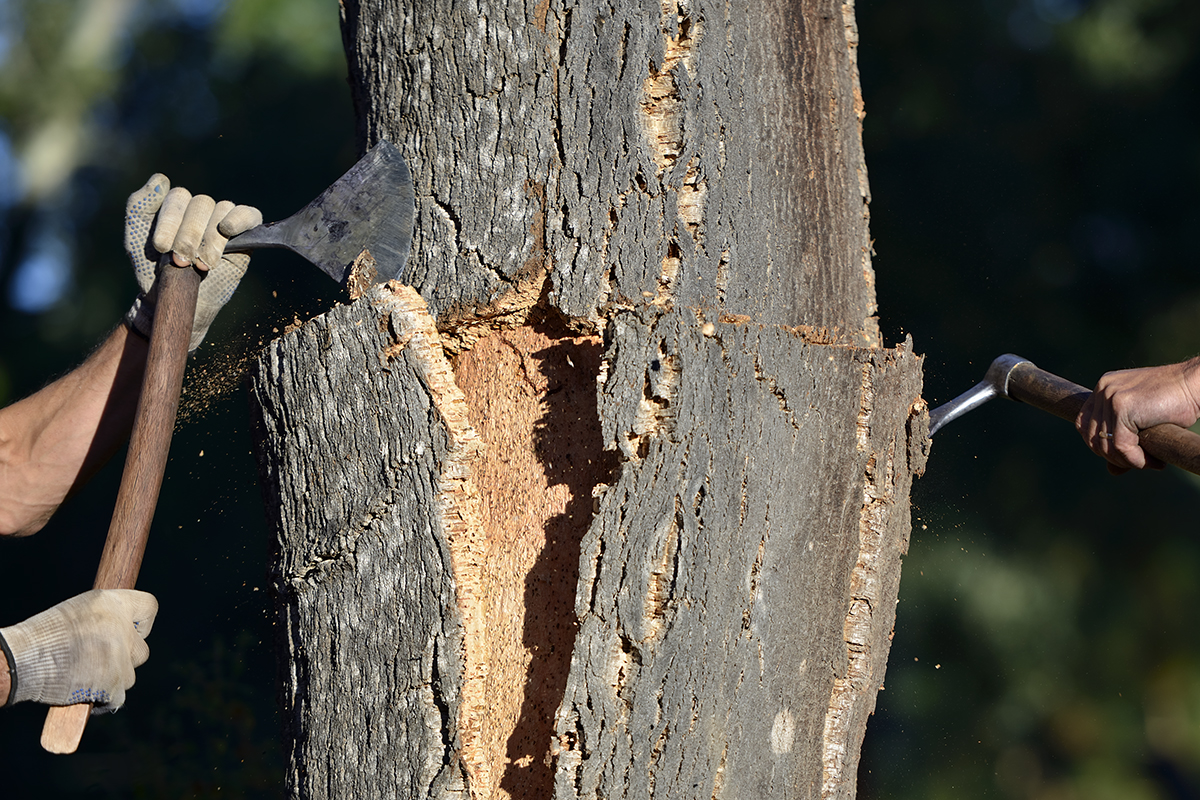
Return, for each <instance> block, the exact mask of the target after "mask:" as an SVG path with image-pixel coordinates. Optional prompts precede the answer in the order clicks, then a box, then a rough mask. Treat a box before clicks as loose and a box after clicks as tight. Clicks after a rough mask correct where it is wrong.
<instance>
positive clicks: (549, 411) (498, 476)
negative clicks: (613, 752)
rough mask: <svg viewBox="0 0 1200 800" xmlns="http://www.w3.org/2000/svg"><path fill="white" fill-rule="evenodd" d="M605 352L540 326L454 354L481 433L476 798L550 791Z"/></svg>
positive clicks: (598, 452) (603, 477) (611, 464)
mask: <svg viewBox="0 0 1200 800" xmlns="http://www.w3.org/2000/svg"><path fill="white" fill-rule="evenodd" d="M601 350H602V347H601V343H600V340H599V339H598V338H597V337H593V336H570V335H568V334H566V333H565V332H560V331H554V330H551V329H549V328H547V327H546V326H544V325H535V326H525V327H521V328H516V329H513V330H506V331H498V332H494V333H492V334H490V335H488V336H486V337H484V338H483V339H480V340H479V341H478V342H476V344H475V345H474V347H472V348H471V350H469V351H467V352H465V353H462V354H461V355H459V356H457V357H456V358H455V360H454V372H455V376H456V382H457V383H458V386H459V387H460V388H461V389H462V391H463V394H464V395H465V397H466V402H467V406H468V408H469V419H470V422H471V424H472V426H473V427H474V428H475V430H476V431H477V432H478V434H479V436H480V438H481V440H482V442H483V453H482V456H481V460H480V461H479V462H476V465H475V466H474V468H473V470H472V472H473V475H474V479H475V482H476V486H477V487H478V490H479V493H480V512H481V517H482V522H483V529H484V537H485V540H486V543H485V545H484V546H485V549H486V552H485V553H484V554H483V558H482V559H481V563H482V565H483V573H484V574H483V575H482V576H481V587H480V595H479V596H480V598H481V603H482V605H483V606H484V607H483V608H482V609H480V610H481V611H482V612H483V614H484V620H485V622H484V626H483V628H484V634H483V635H484V636H485V637H486V639H487V641H486V645H485V647H483V648H481V649H480V650H479V652H482V653H486V654H487V659H488V663H487V665H486V670H485V673H486V675H487V678H486V689H485V691H484V696H483V702H484V709H483V720H482V722H483V727H482V731H481V738H480V742H479V744H480V746H481V750H482V751H483V752H484V753H487V754H491V757H492V759H493V760H492V763H491V768H490V769H489V770H487V771H486V774H488V775H489V776H490V781H491V782H492V783H493V785H492V786H490V787H480V788H483V791H482V792H476V793H475V795H476V796H484V797H486V796H489V795H490V796H491V797H495V798H508V797H512V798H535V797H536V798H545V797H549V796H550V794H551V793H552V787H553V773H552V771H551V767H550V765H549V763H548V762H549V759H548V757H547V753H548V750H549V746H550V740H551V736H552V733H553V725H554V714H555V712H556V711H557V709H558V705H559V703H560V702H561V700H562V695H563V691H564V690H565V687H566V679H567V671H568V669H569V667H570V659H571V649H572V647H573V645H574V641H575V632H576V628H577V625H576V620H575V611H574V604H575V587H576V584H577V583H578V578H579V544H580V540H581V538H582V537H583V534H584V532H585V531H586V530H587V527H588V525H589V524H590V523H591V519H592V514H593V510H592V509H593V499H592V489H593V488H594V487H595V486H596V485H597V484H601V483H607V482H609V480H610V477H611V475H612V473H613V470H614V468H615V465H616V457H615V454H614V453H606V452H604V450H603V442H602V439H601V433H600V424H599V418H598V416H597V412H596V375H597V373H598V372H599V369H600V358H601Z"/></svg>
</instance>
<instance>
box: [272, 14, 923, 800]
mask: <svg viewBox="0 0 1200 800" xmlns="http://www.w3.org/2000/svg"><path fill="white" fill-rule="evenodd" d="M342 7H343V36H344V40H345V43H346V49H347V55H348V58H349V61H350V72H351V87H352V91H353V92H354V96H355V102H356V106H357V109H358V113H359V125H360V134H361V138H362V140H363V141H362V144H363V145H364V146H366V145H368V144H370V143H373V142H375V141H376V140H378V139H379V138H389V139H391V140H392V141H393V142H395V143H396V144H397V145H398V146H399V147H400V149H401V150H402V151H403V152H404V154H405V156H406V158H408V159H409V163H410V167H411V169H412V173H413V178H414V184H415V186H416V195H417V230H416V234H415V238H414V246H413V253H412V256H411V258H410V262H409V264H408V266H407V267H406V268H405V271H404V273H403V275H402V280H403V281H404V282H405V283H409V284H411V285H412V286H413V287H415V288H416V290H417V291H418V292H419V297H418V295H417V294H416V293H414V292H412V290H411V289H409V288H407V287H400V286H394V287H391V288H388V289H384V290H373V291H372V292H371V293H368V295H367V296H365V297H364V298H363V299H361V300H359V301H358V302H356V303H355V305H354V306H352V307H350V308H349V309H337V310H336V311H334V312H331V314H330V315H327V316H326V317H324V318H321V319H319V320H316V321H313V322H310V323H308V324H307V325H306V326H305V327H303V328H301V329H300V330H299V331H298V332H296V333H294V334H290V335H289V336H287V337H285V338H284V339H283V340H281V341H280V342H279V343H277V344H275V345H273V346H272V348H271V350H270V351H269V352H268V354H267V355H266V356H265V357H264V360H263V362H262V365H261V367H260V368H259V371H258V373H257V375H256V376H255V390H254V394H255V399H256V402H257V403H258V405H259V407H260V408H261V422H260V425H259V433H258V437H259V439H260V453H261V456H260V458H261V464H262V473H263V480H264V483H265V484H266V487H267V492H268V499H269V506H270V508H271V517H272V520H273V522H274V527H275V530H276V535H277V539H278V552H277V554H276V560H277V564H276V567H275V569H276V571H277V579H276V588H277V592H278V593H279V597H280V607H281V620H282V622H281V629H282V630H283V631H284V632H285V634H286V635H285V637H284V641H283V643H282V653H283V657H284V665H285V667H286V669H285V673H286V674H285V679H284V684H285V690H286V691H285V701H286V703H287V708H288V723H289V737H290V739H289V746H290V748H291V753H292V764H291V772H290V778H289V783H290V788H291V792H292V794H293V796H296V797H305V798H308V797H313V798H318V797H319V798H335V797H337V798H341V797H367V796H369V797H375V796H379V797H412V798H417V797H436V798H443V797H460V796H463V795H464V794H469V795H470V796H471V797H472V798H477V799H478V800H484V799H487V800H491V798H497V800H501V799H502V798H508V797H520V798H535V797H536V798H545V797H548V796H551V795H553V796H554V797H556V798H560V800H566V798H583V797H588V798H604V800H608V798H615V797H629V798H633V799H634V800H642V799H643V798H649V797H659V798H680V799H682V798H695V797H703V798H706V799H707V798H710V797H711V798H725V797H730V798H732V797H751V798H754V797H762V798H775V797H812V798H849V797H852V796H853V794H854V784H855V772H856V769H857V762H858V752H859V747H860V745H861V742H862V737H863V732H864V729H865V726H866V719H867V716H868V715H869V713H870V711H871V709H872V708H873V706H874V702H875V693H876V691H877V689H878V687H879V685H880V683H881V682H882V680H883V670H884V665H885V663H886V659H887V652H888V646H889V641H890V633H891V628H892V621H893V615H894V607H895V602H896V597H897V592H898V580H899V574H900V556H901V554H902V553H903V551H904V549H905V547H906V543H907V537H908V530H909V510H908V492H909V487H910V483H911V479H912V476H913V475H914V474H916V473H919V471H920V470H921V468H922V465H923V463H924V457H925V456H924V452H925V446H926V445H927V441H928V439H927V436H926V428H925V424H926V423H925V419H926V417H925V412H924V405H923V403H922V402H921V400H920V369H921V364H920V359H919V358H918V357H917V356H915V355H914V354H913V353H912V352H911V350H912V348H911V344H909V345H907V346H904V347H901V348H898V349H896V350H884V349H882V347H881V343H880V342H879V335H878V329H877V326H876V323H875V319H874V316H873V315H874V308H875V307H874V280H873V272H872V268H871V263H870V242H869V238H868V232H867V200H868V191H867V183H866V169H865V166H864V165H863V158H862V149H861V145H860V123H861V119H862V98H861V95H860V93H859V91H858V83H857V73H856V68H855V48H856V46H857V33H856V30H855V26H854V15H853V6H852V3H841V2H837V0H799V2H793V1H792V0H765V2H763V1H756V2H750V1H749V0H720V1H719V2H718V1H717V0H631V1H630V2H606V1H605V0H527V1H526V2H524V3H522V2H502V1H501V0H494V2H493V1H487V0H407V1H406V2H401V0H374V1H373V2H366V1H365V0H343V3H342ZM421 298H424V300H425V301H427V302H428V308H429V312H430V313H428V314H427V313H425V311H424V305H423V304H422V303H421V302H420V300H421ZM434 320H436V329H437V330H436V331H435V330H434V328H435V322H434ZM601 336H602V337H603V339H602V345H597V344H595V343H594V342H595V341H597V339H598V338H599V337H601ZM589 337H591V338H589ZM572 348H574V349H572ZM447 353H448V354H450V356H451V357H452V359H453V361H450V360H447V358H446V357H445V354H447ZM601 354H602V358H598V356H600V355H601ZM576 356H578V359H576ZM451 363H453V365H454V372H453V373H452V372H451V369H450V364H451ZM564 363H565V364H566V365H568V367H569V368H565V367H564V366H563V365H564ZM556 424H561V425H560V427H555V426H556ZM572 426H574V427H572ZM555 431H557V433H555ZM556 437H557V438H556ZM601 450H607V451H608V456H607V459H616V462H617V464H616V467H615V469H613V468H612V463H611V461H608V460H606V456H604V455H603V453H602V452H601ZM589 461H590V462H591V463H590V464H587V465H585V464H584V463H583V462H589ZM564 463H566V464H569V465H570V466H569V467H564V466H563V465H564ZM610 475H611V477H610ZM609 484H611V486H610V485H609ZM593 496H595V498H596V500H595V502H594V504H593V503H591V502H588V501H590V500H591V498H592V497H593ZM572 561H573V562H574V563H575V564H577V567H572V566H570V564H569V562H572ZM572 598H573V605H574V613H571V611H570V605H571V603H572ZM568 648H569V650H570V657H569V662H568V661H567V660H566V653H565V652H563V651H564V650H566V649H568ZM439 726H440V727H439Z"/></svg>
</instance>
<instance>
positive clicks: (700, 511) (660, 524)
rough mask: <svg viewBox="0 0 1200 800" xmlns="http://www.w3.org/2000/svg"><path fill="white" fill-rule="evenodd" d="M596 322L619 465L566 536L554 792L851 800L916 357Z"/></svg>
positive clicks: (895, 562)
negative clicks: (574, 586)
mask: <svg viewBox="0 0 1200 800" xmlns="http://www.w3.org/2000/svg"><path fill="white" fill-rule="evenodd" d="M611 337H612V342H611V345H610V347H609V353H610V354H611V363H610V364H609V365H608V370H607V375H606V378H605V380H604V383H603V386H602V388H601V394H600V396H601V408H600V413H601V417H602V419H604V421H605V434H606V438H607V439H609V440H610V441H617V442H621V443H622V446H623V448H624V449H625V452H626V454H627V456H628V457H629V459H630V460H629V461H628V462H627V463H626V464H625V466H624V469H623V470H622V473H621V477H620V480H618V481H617V483H616V484H615V485H614V486H613V487H612V488H611V489H609V490H608V492H606V493H605V495H604V497H603V499H602V501H601V507H600V513H599V514H598V516H597V519H596V522H595V523H594V524H593V526H592V529H591V530H590V531H589V533H588V536H587V538H586V539H585V540H584V542H583V549H582V556H581V562H580V563H581V577H580V582H579V592H578V595H577V600H576V612H577V614H578V615H579V617H580V620H581V632H580V635H579V638H578V640H577V642H576V646H575V656H574V660H573V663H572V665H571V677H570V679H569V682H568V685H567V694H566V698H565V699H564V702H563V705H562V708H561V709H560V711H559V719H558V731H557V732H558V742H557V750H558V752H557V763H558V772H557V782H556V787H555V797H557V798H563V799H564V800H565V798H579V797H589V798H619V797H627V798H645V797H652V796H653V797H705V798H707V797H764V798H765V797H814V798H815V797H821V798H825V797H853V795H854V782H855V772H856V769H857V764H858V748H859V745H860V744H861V742H862V736H863V731H864V729H865V726H866V720H867V716H868V715H869V714H870V712H871V710H872V709H873V708H874V705H875V692H876V690H877V689H878V687H879V685H880V683H882V680H883V670H884V666H885V663H886V659H887V644H886V643H887V637H888V635H889V634H890V632H891V629H892V623H893V621H894V615H895V598H896V594H897V591H898V588H899V579H900V555H901V553H903V552H904V551H905V549H906V548H907V542H908V533H909V508H908V492H909V487H910V484H911V479H912V474H913V473H914V472H919V471H920V470H921V469H922V468H923V466H924V452H923V448H922V446H923V443H924V441H925V434H924V430H923V429H922V428H921V427H920V426H921V425H922V422H921V420H922V419H923V417H922V416H921V406H920V403H919V402H917V398H918V397H919V395H920V364H919V359H918V358H917V357H915V356H913V355H912V353H911V352H909V351H908V350H905V349H901V350H898V351H880V350H865V349H855V348H847V347H829V346H814V345H810V344H807V343H806V342H805V341H804V340H803V339H802V338H801V337H800V335H799V334H798V333H797V332H795V331H791V330H787V329H784V328H780V327H761V326H747V325H744V324H722V323H717V324H716V325H714V326H712V328H711V329H709V335H705V328H704V327H703V325H702V324H701V323H700V322H697V320H696V318H695V317H694V316H693V315H691V314H673V315H669V316H667V317H664V318H662V319H660V320H658V321H657V322H655V323H653V324H652V325H649V326H647V325H645V324H644V321H642V320H638V319H637V318H636V317H635V316H633V315H619V316H617V318H616V319H615V320H614V322H613V325H612V330H611ZM914 425H915V428H914V427H913V426H914Z"/></svg>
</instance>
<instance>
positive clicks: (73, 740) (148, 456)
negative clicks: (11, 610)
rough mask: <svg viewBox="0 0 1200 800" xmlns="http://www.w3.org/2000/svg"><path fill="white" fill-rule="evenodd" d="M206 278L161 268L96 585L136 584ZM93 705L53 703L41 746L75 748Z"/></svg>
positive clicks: (187, 269) (59, 750) (183, 270)
mask: <svg viewBox="0 0 1200 800" xmlns="http://www.w3.org/2000/svg"><path fill="white" fill-rule="evenodd" d="M200 277H201V276H200V273H199V272H197V271H196V270H195V269H193V268H191V267H183V268H180V267H175V266H173V265H172V264H171V263H170V261H169V260H168V261H167V263H166V264H165V265H164V266H163V268H162V269H161V271H160V272H159V275H158V304H157V308H156V309H155V312H154V331H153V333H152V334H151V336H150V351H149V354H148V355H147V358H146V374H145V377H144V378H143V379H142V394H141V399H140V400H139V401H138V408H137V416H136V417H135V419H134V422H133V432H132V433H131V434H130V437H129V454H128V455H127V456H126V457H125V471H124V472H123V473H122V475H121V488H120V490H119V491H118V492H117V505H116V508H115V509H113V516H112V523H111V524H110V525H109V527H108V538H107V539H106V540H105V542H104V552H103V554H102V555H101V556H100V566H99V568H98V569H97V570H96V582H95V583H94V584H93V588H95V589H132V588H133V587H134V585H135V584H136V583H137V575H138V569H139V568H140V567H141V565H142V556H143V555H144V554H145V552H146V540H147V538H148V537H149V535H150V522H151V521H152V520H153V519H154V507H155V505H156V504H157V503H158V492H159V489H160V488H161V487H162V479H163V471H164V470H165V469H166V466H167V454H168V452H169V451H170V449H171V433H172V431H173V430H174V428H175V412H176V411H177V410H178V408H179V393H180V390H181V389H182V388H183V373H184V369H185V368H186V367H187V356H188V345H189V344H190V343H191V337H192V320H193V319H194V318H195V316H196V295H197V293H198V291H199V289H200ZM91 709H92V707H91V705H90V704H88V703H80V704H78V705H73V706H56V707H51V708H50V710H49V713H47V714H46V724H45V725H44V726H43V728H42V747H43V748H45V749H46V750H48V751H50V752H51V753H73V752H75V749H76V748H77V747H78V746H79V740H80V738H81V737H82V736H83V729H84V727H85V726H86V725H87V719H88V715H89V714H90V713H91Z"/></svg>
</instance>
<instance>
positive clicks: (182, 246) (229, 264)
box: [125, 173, 262, 352]
mask: <svg viewBox="0 0 1200 800" xmlns="http://www.w3.org/2000/svg"><path fill="white" fill-rule="evenodd" d="M261 224H262V213H261V212H259V210H258V209H257V208H254V207H253V206H235V205H234V204H233V203H231V202H229V201H228V200H222V201H221V202H219V203H217V202H215V201H214V200H213V199H212V198H211V197H209V196H208V195H203V194H198V195H196V196H195V197H193V196H192V194H191V192H189V191H188V190H187V189H184V188H182V187H176V188H174V189H171V182H170V180H168V179H167V176H166V175H162V174H160V173H155V174H154V175H152V176H150V180H148V181H146V185H145V186H143V187H142V188H141V189H138V190H137V191H136V192H134V193H133V194H131V195H129V200H128V202H127V203H126V204H125V252H126V253H128V254H129V260H130V261H131V262H132V263H133V271H134V273H135V274H136V275H137V281H138V285H139V286H140V287H141V288H142V292H141V294H139V295H138V298H137V300H135V301H134V302H133V307H132V308H130V309H129V313H128V314H126V315H125V320H126V321H127V322H128V323H129V325H130V326H131V327H132V328H134V330H136V331H137V332H138V333H140V334H142V335H143V336H145V337H146V338H150V330H151V328H152V327H153V324H154V305H155V301H156V300H157V297H158V292H156V291H155V289H154V287H155V282H154V278H155V276H156V275H157V274H158V269H159V264H160V262H161V260H162V258H163V256H164V255H165V254H167V253H174V254H175V257H174V260H175V263H176V264H177V265H179V266H186V265H188V264H194V265H195V266H196V268H197V269H199V270H200V271H201V272H203V273H205V274H204V280H202V281H201V282H200V295H199V297H198V298H197V300H196V318H195V321H194V322H193V323H192V340H191V344H189V345H188V351H189V352H191V351H193V350H195V349H196V348H197V347H199V346H200V342H202V341H204V335H205V334H206V333H208V326H209V325H211V324H212V321H213V319H214V318H216V316H217V312H218V311H220V310H221V307H222V306H224V305H225V303H226V302H228V301H229V298H230V297H232V296H233V290H234V289H236V288H237V285H238V282H239V281H241V279H242V276H243V275H244V274H246V267H247V266H248V265H249V264H250V256H249V255H248V254H246V253H230V254H229V255H225V254H224V251H225V243H226V242H228V241H229V240H230V239H232V238H233V237H234V236H237V235H238V234H239V233H242V232H244V231H248V230H250V229H251V228H253V227H256V226H258V225H261Z"/></svg>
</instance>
